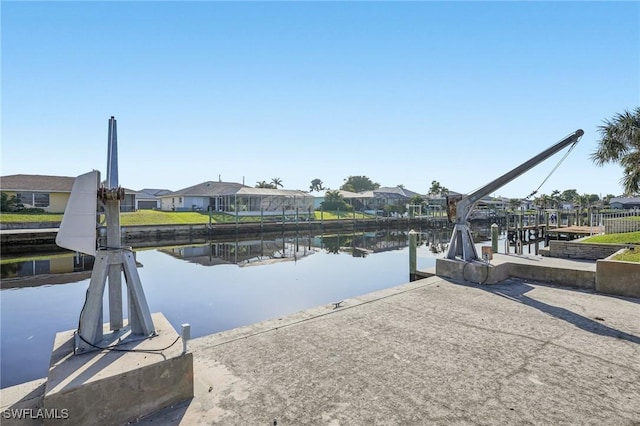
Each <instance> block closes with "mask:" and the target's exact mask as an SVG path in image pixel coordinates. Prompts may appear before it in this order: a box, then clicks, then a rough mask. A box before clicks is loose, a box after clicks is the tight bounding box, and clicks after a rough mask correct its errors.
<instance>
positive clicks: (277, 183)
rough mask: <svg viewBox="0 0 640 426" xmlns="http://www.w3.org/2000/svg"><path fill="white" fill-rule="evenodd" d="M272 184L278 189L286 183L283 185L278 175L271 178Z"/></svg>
mask: <svg viewBox="0 0 640 426" xmlns="http://www.w3.org/2000/svg"><path fill="white" fill-rule="evenodd" d="M271 184H272V185H273V186H274V187H275V188H276V189H278V187H281V188H282V187H283V186H284V185H282V179H280V178H277V177H276V178H273V179H271Z"/></svg>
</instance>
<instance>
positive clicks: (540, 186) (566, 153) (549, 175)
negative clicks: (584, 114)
mask: <svg viewBox="0 0 640 426" xmlns="http://www.w3.org/2000/svg"><path fill="white" fill-rule="evenodd" d="M579 140H580V139H578V140H576V141H575V142H574V143H572V144H571V146H570V147H569V149H568V150H567V152H565V154H564V155H563V156H562V158H561V159H560V161H558V163H557V164H556V165H555V166H554V167H553V169H551V171H550V172H549V174H548V175H547V177H545V178H544V180H543V181H542V183H541V184H540V185H539V186H538V187H537V188H536V189H535V190H533V192H532V193H531V194H529V195H527V196H526V197H525V200H528V199H529V198H531V197H533V196H534V195H536V194H537V193H538V191H539V190H540V188H542V185H544V184H545V183H546V182H547V180H549V178H550V177H551V175H552V174H553V173H554V172H555V171H556V170H557V169H558V167H560V164H562V162H563V161H564V160H566V158H567V157H568V156H569V154H571V151H573V148H575V146H576V144H577V143H578V141H579Z"/></svg>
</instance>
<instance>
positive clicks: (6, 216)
mask: <svg viewBox="0 0 640 426" xmlns="http://www.w3.org/2000/svg"><path fill="white" fill-rule="evenodd" d="M320 216H321V214H320V212H319V211H316V212H314V217H315V220H320ZM303 217H304V216H303V215H300V218H301V219H302V218H303ZM373 217H375V216H371V215H366V214H362V213H356V215H355V218H356V219H370V218H373ZM289 219H291V218H290V217H289ZM322 219H323V220H336V219H353V213H350V212H339V214H338V212H324V213H322ZM61 220H62V214H55V213H30V214H27V213H2V214H1V215H0V222H5V223H12V222H60V221H61ZM281 220H282V216H280V215H277V216H265V217H264V221H265V222H267V221H272V222H273V221H276V222H277V221H281ZM212 222H213V223H235V222H236V217H235V216H233V215H230V214H220V213H215V214H213V215H212ZM238 222H241V223H242V222H260V216H239V217H238ZM120 223H121V224H122V225H123V226H135V225H193V224H206V223H209V214H208V213H206V212H203V213H200V212H166V211H158V210H139V211H137V212H131V213H121V214H120Z"/></svg>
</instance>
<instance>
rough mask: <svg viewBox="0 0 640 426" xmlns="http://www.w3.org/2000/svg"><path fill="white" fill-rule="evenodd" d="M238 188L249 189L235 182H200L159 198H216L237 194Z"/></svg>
mask: <svg viewBox="0 0 640 426" xmlns="http://www.w3.org/2000/svg"><path fill="white" fill-rule="evenodd" d="M240 188H249V187H248V186H246V185H242V184H241V183H235V182H214V181H207V182H202V183H199V184H197V185H193V186H190V187H188V188H184V189H179V190H178V191H175V192H170V193H168V194H164V195H160V196H159V197H160V198H164V197H175V196H177V195H181V196H200V197H206V196H216V195H232V194H235V193H236V192H238V190H239V189H240Z"/></svg>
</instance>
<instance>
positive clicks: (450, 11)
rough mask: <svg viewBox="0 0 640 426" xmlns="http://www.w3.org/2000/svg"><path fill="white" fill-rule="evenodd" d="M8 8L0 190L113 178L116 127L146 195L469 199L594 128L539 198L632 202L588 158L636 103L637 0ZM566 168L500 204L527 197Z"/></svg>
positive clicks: (527, 180)
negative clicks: (225, 189) (462, 195)
mask: <svg viewBox="0 0 640 426" xmlns="http://www.w3.org/2000/svg"><path fill="white" fill-rule="evenodd" d="M0 7H1V19H2V22H1V23H2V133H1V136H2V145H1V174H2V175H10V174H18V173H27V174H51V175H64V176H76V175H79V174H82V173H85V172H87V171H89V170H91V169H99V170H101V171H102V172H103V173H105V168H106V152H107V147H106V140H107V120H108V118H109V117H110V116H111V115H113V116H115V117H116V118H117V119H118V140H119V155H120V158H119V164H120V183H121V184H122V185H123V186H125V187H128V188H132V189H142V188H145V187H152V188H167V189H171V190H178V189H181V188H184V187H187V186H191V185H194V184H197V183H201V182H203V181H207V180H217V179H218V177H219V176H221V178H222V180H224V181H235V182H242V181H243V179H244V181H245V183H246V184H248V185H251V186H253V185H255V184H256V182H257V181H261V180H267V181H269V180H271V178H274V177H278V178H280V179H282V181H283V183H284V185H285V188H288V189H303V190H307V189H308V188H309V184H310V181H311V180H312V179H314V178H319V179H321V180H322V181H323V182H324V183H325V185H326V186H328V187H330V188H333V189H336V188H338V187H339V186H340V185H341V184H342V183H343V180H344V178H346V177H347V176H349V175H367V176H369V177H370V178H371V179H372V180H374V181H376V182H379V183H380V184H381V185H383V186H395V185H398V184H404V185H405V186H406V187H407V188H409V189H411V190H414V191H417V192H420V193H425V192H427V191H428V189H429V186H430V183H431V181H432V180H438V181H440V183H442V184H443V185H445V186H447V187H448V188H450V189H453V190H456V191H459V192H470V191H472V190H474V189H476V188H478V187H479V186H481V185H483V184H485V183H487V182H489V181H491V180H493V179H494V178H496V177H497V176H499V175H501V174H503V173H505V172H507V171H509V170H510V169H512V168H514V167H515V166H517V165H519V164H520V163H522V162H524V161H526V160H527V159H529V158H530V157H532V156H534V155H536V154H537V153H538V152H540V151H542V150H544V149H546V148H547V147H549V146H550V145H552V144H554V143H555V142H557V141H559V140H560V139H562V138H564V137H565V136H566V135H568V134H570V133H572V132H573V131H575V130H576V129H578V128H582V129H584V130H585V136H584V137H583V138H582V140H581V142H580V143H579V144H578V146H577V147H576V148H575V149H574V151H573V152H572V153H571V155H570V156H569V157H568V158H567V160H565V162H564V163H563V164H562V165H561V166H560V168H559V169H558V171H557V172H555V173H554V175H553V176H552V177H551V178H550V179H549V180H548V181H547V183H546V184H545V185H544V186H543V187H542V188H541V190H540V192H541V193H547V194H548V193H551V191H553V190H554V189H559V190H561V191H562V190H564V189H570V188H575V189H577V190H578V192H579V193H596V194H601V195H606V194H608V193H612V194H615V195H618V194H620V193H621V192H622V189H621V186H620V184H619V180H620V178H621V177H622V170H621V168H620V167H618V166H613V165H612V166H606V167H596V166H594V165H593V163H592V162H591V160H590V159H589V154H591V153H592V152H593V151H594V150H595V149H596V146H597V140H598V136H599V135H598V133H597V128H598V126H599V125H601V124H602V120H603V119H605V118H610V117H612V116H613V115H614V114H616V113H619V112H622V111H624V110H625V109H632V108H634V107H636V106H638V105H639V104H640V3H638V2H619V3H616V2H444V3H443V2H349V3H346V2H330V3H326V2H248V3H244V2H59V3H57V2H11V1H3V2H2V3H1V6H0ZM562 154H563V153H560V154H557V155H556V156H554V157H553V158H551V159H549V160H547V161H546V162H544V163H543V164H541V165H539V166H538V167H536V168H535V169H534V170H532V171H531V172H529V173H527V174H525V175H523V176H522V177H520V178H519V179H517V180H516V181H514V182H513V183H510V184H508V185H507V186H505V187H503V188H502V189H500V190H498V191H497V192H496V194H495V195H502V196H509V197H525V196H527V195H528V194H529V193H530V192H531V191H533V190H534V189H535V188H537V187H538V185H540V183H541V182H542V180H543V179H544V178H545V177H546V175H547V174H548V173H549V172H550V171H551V169H552V168H553V167H554V165H555V164H556V162H557V161H558V160H559V158H560V157H561V156H562ZM103 177H104V176H103Z"/></svg>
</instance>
